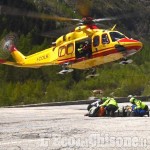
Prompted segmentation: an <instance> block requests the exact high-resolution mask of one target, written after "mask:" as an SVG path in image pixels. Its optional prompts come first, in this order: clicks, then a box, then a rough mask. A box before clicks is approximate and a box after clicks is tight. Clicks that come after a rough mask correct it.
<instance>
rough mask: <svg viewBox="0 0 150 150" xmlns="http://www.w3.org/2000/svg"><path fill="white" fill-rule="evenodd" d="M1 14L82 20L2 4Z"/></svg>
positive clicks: (73, 20)
mask: <svg viewBox="0 0 150 150" xmlns="http://www.w3.org/2000/svg"><path fill="white" fill-rule="evenodd" d="M0 15H11V16H26V17H30V18H36V19H45V20H57V21H72V22H80V19H72V18H65V17H58V16H50V15H48V14H43V13H36V12H32V11H25V10H20V9H18V8H14V7H8V6H0Z"/></svg>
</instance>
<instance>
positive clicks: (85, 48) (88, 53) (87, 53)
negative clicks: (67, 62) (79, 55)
mask: <svg viewBox="0 0 150 150" xmlns="http://www.w3.org/2000/svg"><path fill="white" fill-rule="evenodd" d="M83 53H84V56H85V57H87V58H90V57H91V55H92V50H91V45H90V43H89V41H85V44H84V46H83Z"/></svg>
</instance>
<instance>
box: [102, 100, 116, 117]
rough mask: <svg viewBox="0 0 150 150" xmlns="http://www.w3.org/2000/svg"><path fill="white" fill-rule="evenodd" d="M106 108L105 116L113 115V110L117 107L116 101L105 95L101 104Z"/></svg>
mask: <svg viewBox="0 0 150 150" xmlns="http://www.w3.org/2000/svg"><path fill="white" fill-rule="evenodd" d="M101 106H103V107H104V108H105V110H106V116H111V117H113V116H114V115H115V114H114V113H115V111H116V110H117V109H118V103H117V102H116V100H115V99H114V98H111V97H107V98H105V99H104V102H103V104H101Z"/></svg>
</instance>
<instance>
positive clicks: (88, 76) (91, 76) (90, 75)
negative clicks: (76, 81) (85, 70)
mask: <svg viewBox="0 0 150 150" xmlns="http://www.w3.org/2000/svg"><path fill="white" fill-rule="evenodd" d="M97 76H99V74H89V75H87V76H86V79H90V78H93V77H97Z"/></svg>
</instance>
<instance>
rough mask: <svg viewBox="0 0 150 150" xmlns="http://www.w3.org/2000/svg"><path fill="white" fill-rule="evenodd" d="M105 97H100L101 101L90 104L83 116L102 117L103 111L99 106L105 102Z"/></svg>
mask: <svg viewBox="0 0 150 150" xmlns="http://www.w3.org/2000/svg"><path fill="white" fill-rule="evenodd" d="M106 99H107V98H106V97H102V98H101V99H98V100H97V101H95V102H93V103H91V104H89V105H88V107H87V110H88V113H86V114H85V116H89V117H100V116H104V114H105V110H104V109H103V107H102V106H101V104H102V103H103V102H104V101H105V100H106Z"/></svg>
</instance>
